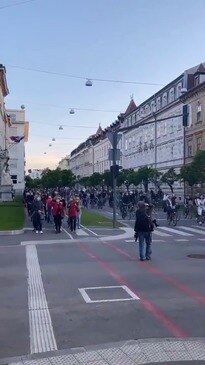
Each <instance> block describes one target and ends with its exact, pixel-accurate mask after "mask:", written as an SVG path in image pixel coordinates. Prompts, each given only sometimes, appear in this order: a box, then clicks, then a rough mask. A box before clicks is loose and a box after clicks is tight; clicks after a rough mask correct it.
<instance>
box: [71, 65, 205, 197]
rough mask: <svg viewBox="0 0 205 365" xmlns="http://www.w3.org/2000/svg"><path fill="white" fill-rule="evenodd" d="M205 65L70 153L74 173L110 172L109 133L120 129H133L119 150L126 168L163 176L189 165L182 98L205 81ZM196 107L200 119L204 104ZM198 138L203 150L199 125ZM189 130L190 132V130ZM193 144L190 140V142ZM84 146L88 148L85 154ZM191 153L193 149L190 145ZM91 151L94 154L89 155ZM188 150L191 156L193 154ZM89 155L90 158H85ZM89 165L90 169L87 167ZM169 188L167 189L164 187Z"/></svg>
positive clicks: (179, 187)
mask: <svg viewBox="0 0 205 365" xmlns="http://www.w3.org/2000/svg"><path fill="white" fill-rule="evenodd" d="M204 67H205V63H204V64H201V65H197V66H195V67H192V68H190V69H188V70H186V71H184V72H183V73H182V74H181V75H179V76H178V77H177V78H176V79H174V80H173V81H172V82H170V83H169V84H168V85H166V86H165V87H163V88H162V89H161V90H159V91H158V92H157V93H155V94H154V95H152V96H151V97H150V98H149V99H147V100H145V101H144V102H143V103H141V104H140V105H139V106H136V105H135V103H134V101H133V100H131V101H130V104H129V106H128V108H127V110H126V112H125V113H124V115H123V121H122V119H118V121H116V122H115V123H113V124H112V125H110V126H109V127H108V128H106V129H105V130H104V131H102V130H98V133H96V135H94V136H92V137H91V138H90V140H89V145H88V144H87V141H86V142H85V143H84V144H81V145H80V146H78V148H77V149H76V150H74V151H73V152H72V153H71V159H72V163H71V170H72V171H73V172H74V174H75V175H76V176H80V177H81V176H90V175H91V174H92V173H93V172H99V173H103V172H104V171H106V170H109V169H110V161H109V159H108V151H109V149H110V148H112V146H111V143H110V141H109V138H108V134H109V132H111V133H112V132H113V131H114V130H116V129H119V130H120V127H122V128H127V127H131V126H134V128H133V129H132V130H127V131H126V130H125V131H123V134H122V138H121V141H120V143H119V145H118V148H119V149H120V151H121V154H120V160H119V161H117V162H118V164H120V165H121V166H122V167H123V168H124V169H129V168H132V169H134V170H138V169H139V168H140V167H143V166H150V167H153V168H156V169H158V170H159V171H160V172H162V173H164V172H166V171H168V169H169V168H174V169H175V171H176V172H177V173H178V172H179V171H180V168H181V167H182V166H183V164H184V163H185V162H186V161H185V160H186V155H185V148H187V147H186V146H185V140H187V136H188V134H187V133H188V132H187V131H186V130H185V129H184V127H183V117H182V113H183V100H182V97H183V95H187V96H188V95H189V91H191V90H192V89H193V88H194V87H196V84H197V85H199V84H202V83H203V82H205V69H204ZM193 108H195V109H196V108H198V109H197V110H198V114H197V115H198V118H199V116H200V115H202V114H203V110H204V109H203V108H204V106H203V103H201V104H200V103H199V101H196V105H195V106H193ZM197 128H198V132H197V133H198V137H194V138H195V139H193V140H195V142H193V143H195V144H196V145H197V146H198V147H193V148H194V149H195V150H196V148H198V149H199V148H200V146H203V143H204V136H203V133H204V132H203V133H202V135H200V133H201V130H200V131H199V129H200V128H202V129H203V126H202V125H201V127H199V124H198V127H197ZM189 131H190V130H189ZM189 144H191V141H189ZM85 146H86V148H87V150H86V152H85ZM189 150H190V151H191V147H190V146H189ZM88 151H92V152H91V154H90V155H89V153H88ZM190 151H189V153H191V152H190ZM85 156H87V157H85ZM87 166H89V168H88V167H87ZM164 188H166V187H164ZM174 188H175V191H176V192H177V193H178V194H179V193H180V194H182V193H183V184H182V185H181V183H180V182H177V183H175V187H174Z"/></svg>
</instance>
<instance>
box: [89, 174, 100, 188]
mask: <svg viewBox="0 0 205 365" xmlns="http://www.w3.org/2000/svg"><path fill="white" fill-rule="evenodd" d="M102 180H103V175H102V174H99V172H94V174H92V175H91V176H90V185H91V186H97V185H101V184H102Z"/></svg>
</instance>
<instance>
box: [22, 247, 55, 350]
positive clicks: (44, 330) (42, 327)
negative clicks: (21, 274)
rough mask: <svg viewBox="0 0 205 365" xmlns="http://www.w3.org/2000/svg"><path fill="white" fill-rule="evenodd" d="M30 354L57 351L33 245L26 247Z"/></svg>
mask: <svg viewBox="0 0 205 365" xmlns="http://www.w3.org/2000/svg"><path fill="white" fill-rule="evenodd" d="M26 266H27V270H28V309H29V329H30V351H31V354H35V353H39V352H48V351H54V350H57V344H56V339H55V336H54V331H53V325H52V321H51V316H50V312H49V309H48V303H47V300H46V293H45V290H44V286H43V281H42V276H41V269H40V265H39V261H38V254H37V250H36V246H35V245H31V246H29V245H27V246H26Z"/></svg>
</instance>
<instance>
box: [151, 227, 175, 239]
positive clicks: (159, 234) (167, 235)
mask: <svg viewBox="0 0 205 365" xmlns="http://www.w3.org/2000/svg"><path fill="white" fill-rule="evenodd" d="M153 233H154V234H156V235H157V236H161V237H171V234H168V233H164V232H159V231H158V228H157V229H156V230H155V231H154V232H153Z"/></svg>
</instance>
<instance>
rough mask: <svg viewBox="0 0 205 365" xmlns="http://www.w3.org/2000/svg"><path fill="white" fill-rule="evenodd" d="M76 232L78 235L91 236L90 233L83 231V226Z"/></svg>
mask: <svg viewBox="0 0 205 365" xmlns="http://www.w3.org/2000/svg"><path fill="white" fill-rule="evenodd" d="M76 234H77V236H89V234H88V233H87V232H85V231H83V229H81V228H76Z"/></svg>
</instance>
